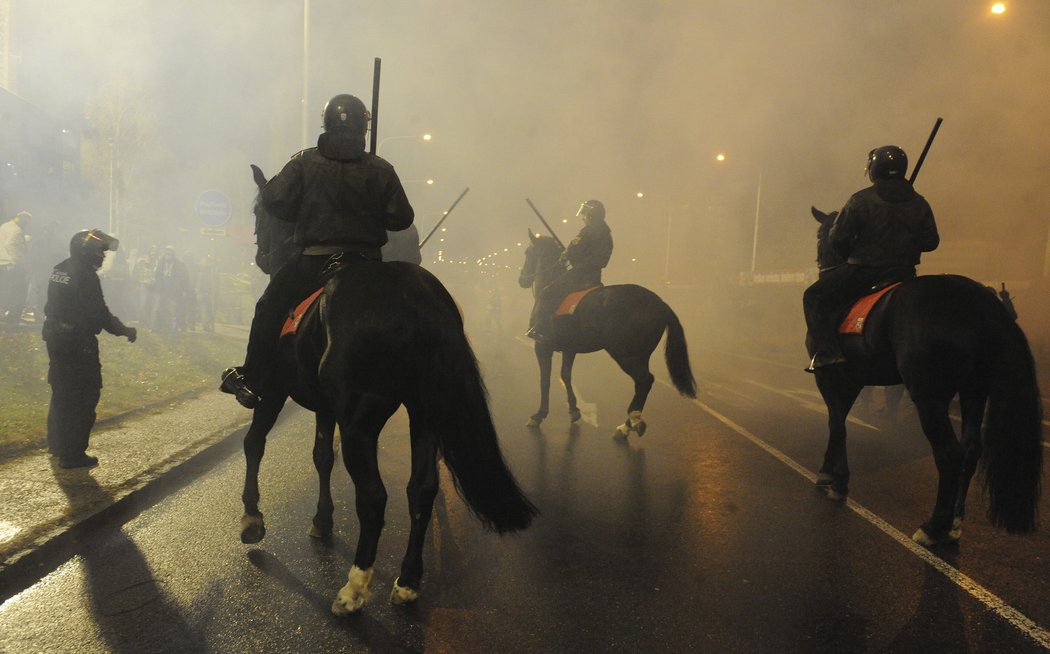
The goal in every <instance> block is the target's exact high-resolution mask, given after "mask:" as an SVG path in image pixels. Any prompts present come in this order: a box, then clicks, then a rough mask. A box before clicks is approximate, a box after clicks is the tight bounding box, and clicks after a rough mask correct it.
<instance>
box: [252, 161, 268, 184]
mask: <svg viewBox="0 0 1050 654" xmlns="http://www.w3.org/2000/svg"><path fill="white" fill-rule="evenodd" d="M251 166H252V177H253V178H254V179H255V185H256V186H258V187H259V190H260V191H261V190H262V189H263V187H264V186H266V175H264V174H263V171H262V169H261V168H259V167H258V166H256V165H255V164H252V165H251Z"/></svg>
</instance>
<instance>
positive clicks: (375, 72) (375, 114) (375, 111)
mask: <svg viewBox="0 0 1050 654" xmlns="http://www.w3.org/2000/svg"><path fill="white" fill-rule="evenodd" d="M382 67H383V60H382V59H380V58H379V57H376V63H375V68H373V69H372V140H371V146H372V149H371V153H372V154H375V153H376V137H377V135H378V133H379V74H380V68H382Z"/></svg>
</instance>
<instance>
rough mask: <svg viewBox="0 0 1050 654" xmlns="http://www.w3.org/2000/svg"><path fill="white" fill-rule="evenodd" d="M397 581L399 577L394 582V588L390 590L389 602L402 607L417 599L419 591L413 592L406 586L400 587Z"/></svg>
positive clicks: (399, 579)
mask: <svg viewBox="0 0 1050 654" xmlns="http://www.w3.org/2000/svg"><path fill="white" fill-rule="evenodd" d="M399 581H401V577H398V578H397V579H395V580H394V587H393V588H392V589H391V590H390V601H391V602H393V603H394V604H397V605H398V606H404V605H405V604H411V603H412V602H415V601H416V600H417V599H419V591H416V590H413V589H411V588H409V587H408V586H401V585H399V584H398V583H397V582H399Z"/></svg>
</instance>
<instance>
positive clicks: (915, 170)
mask: <svg viewBox="0 0 1050 654" xmlns="http://www.w3.org/2000/svg"><path fill="white" fill-rule="evenodd" d="M943 122H944V119H943V118H938V119H937V122H935V123H934V124H933V131H932V132H930V138H928V139H926V147H925V148H923V149H922V154H920V155H919V160H918V161H917V162H915V168H913V169H912V171H911V178H910V179H908V181H909V182H910V183H912V184H914V183H915V178H916V177H918V176H919V169H920V168H922V162H923V161H925V160H926V153H927V152H929V151H930V146H931V145H933V138H934V137H935V136H937V130H939V129H940V128H941V123H943Z"/></svg>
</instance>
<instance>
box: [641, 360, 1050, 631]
mask: <svg viewBox="0 0 1050 654" xmlns="http://www.w3.org/2000/svg"><path fill="white" fill-rule="evenodd" d="M659 382H660V383H661V384H663V385H665V386H668V387H671V388H673V387H672V386H671V384H669V383H667V382H666V381H664V380H662V379H660V380H659ZM692 402H693V403H694V404H696V405H697V406H698V407H700V408H701V409H703V410H704V411H705V412H707V413H708V414H710V415H711V416H712V417H713V418H715V419H716V420H718V421H719V422H721V423H722V424H724V425H725V426H726V427H729V428H730V429H732V430H733V431H735V432H736V433H738V434H740V435H741V436H743V437H744V438H746V439H747V440H749V441H751V442H752V443H754V444H755V445H757V446H758V447H759V448H761V449H763V450H765V451H766V452H767V453H769V454H770V455H772V456H773V458H775V459H777V460H778V461H780V462H781V463H783V464H784V465H786V466H787V467H789V468H791V469H792V470H794V471H795V472H797V473H798V474H800V475H802V477H804V478H805V479H807V480H809V481H810V482H812V483H816V481H817V475H816V474H815V473H813V472H810V471H809V470H808V469H806V468H805V467H804V466H802V465H801V464H799V463H798V462H796V461H795V460H794V459H792V458H791V457H789V456H788V455H786V454H784V453H783V452H781V451H780V450H778V449H777V448H775V447H773V446H772V445H770V444H769V443H767V442H765V441H764V440H762V439H761V438H759V437H758V436H756V435H755V434H753V433H751V432H750V431H748V430H747V429H745V428H744V427H741V426H740V425H738V424H737V423H735V422H733V421H732V420H731V419H729V418H728V417H726V416H724V415H722V414H721V413H719V412H718V411H716V410H715V409H713V408H712V407H710V406H708V405H707V404H705V403H703V402H701V401H700V400H692ZM846 506H848V507H849V508H850V510H852V511H853V512H854V513H856V514H857V515H859V516H860V517H862V518H864V519H865V520H867V521H868V522H869V523H871V524H872V525H873V526H875V527H876V528H878V529H879V530H880V531H882V532H883V533H884V534H886V535H887V536H889V537H890V538H892V539H893V540H895V541H897V543H899V544H900V545H902V546H903V547H905V548H906V549H908V550H909V551H911V552H912V553H913V554H915V555H916V556H917V557H919V558H920V559H922V560H923V561H925V562H926V563H928V564H929V565H931V566H932V567H933V568H934V569H935V570H937V571H938V572H940V573H941V574H943V575H944V576H945V577H947V578H948V579H949V580H950V581H951V582H952V583H954V584H955V585H956V586H958V587H959V588H961V589H962V590H964V591H966V592H967V593H969V594H970V596H971V597H973V598H974V599H976V600H977V601H979V602H981V603H982V604H984V605H985V606H986V607H988V609H989V610H990V611H991V612H992V613H994V614H996V615H998V616H999V617H1000V618H1002V619H1003V620H1006V621H1007V622H1009V623H1010V624H1012V625H1013V626H1014V627H1016V628H1017V629H1018V630H1020V631H1021V632H1022V633H1023V634H1025V635H1026V636H1028V637H1029V638H1031V639H1032V640H1034V641H1035V642H1037V643H1039V644H1040V645H1042V646H1043V647H1044V648H1047V649H1050V632H1048V631H1047V630H1046V629H1044V628H1043V627H1041V626H1039V625H1038V624H1036V623H1035V622H1034V621H1032V619H1031V618H1029V617H1027V616H1026V615H1024V614H1023V613H1021V612H1020V611H1018V610H1017V609H1015V608H1014V607H1012V606H1010V605H1009V604H1007V603H1006V602H1004V601H1003V600H1002V599H1001V598H999V597H998V596H997V595H995V594H994V593H992V592H991V591H989V590H988V589H986V588H984V587H983V586H981V585H980V584H979V583H977V582H976V581H974V580H973V579H971V578H970V577H968V576H967V575H965V574H963V573H962V572H961V571H959V570H958V569H957V568H954V567H952V566H951V565H949V564H948V563H946V562H945V561H943V560H942V559H940V558H939V557H937V556H935V555H934V554H933V553H932V552H930V551H929V550H927V549H926V548H925V547H922V546H921V545H919V544H918V543H916V542H915V541H913V540H912V539H911V538H908V537H907V536H906V535H905V534H904V533H903V532H901V531H900V530H898V529H897V528H896V527H894V526H893V525H891V524H889V523H888V522H886V521H885V520H883V519H882V518H880V517H879V516H877V515H875V514H874V513H872V512H871V511H869V510H868V509H866V508H865V507H863V506H861V505H860V504H858V503H857V502H855V501H853V500H852V499H847V500H846Z"/></svg>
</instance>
